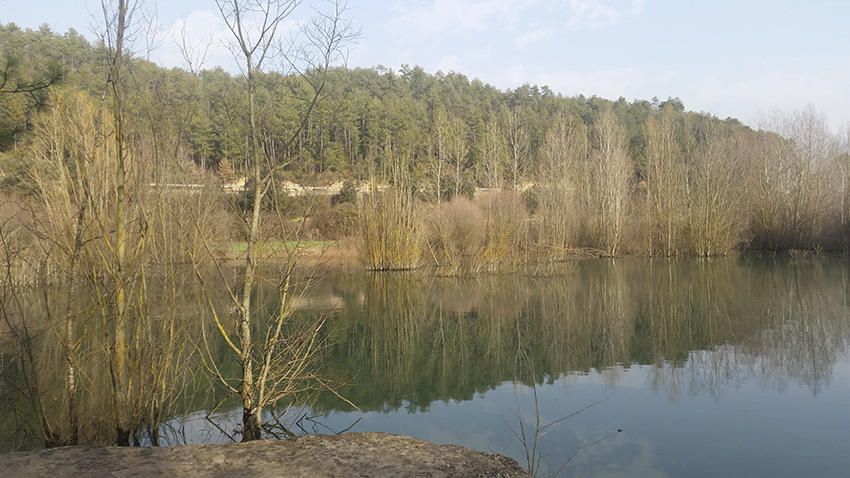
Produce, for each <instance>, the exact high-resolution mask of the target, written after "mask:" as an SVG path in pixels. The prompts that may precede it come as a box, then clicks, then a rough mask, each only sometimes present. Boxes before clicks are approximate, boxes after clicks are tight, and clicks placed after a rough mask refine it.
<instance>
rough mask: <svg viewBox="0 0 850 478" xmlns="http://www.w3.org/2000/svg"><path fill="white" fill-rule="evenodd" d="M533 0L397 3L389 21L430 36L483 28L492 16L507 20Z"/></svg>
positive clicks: (446, 0)
mask: <svg viewBox="0 0 850 478" xmlns="http://www.w3.org/2000/svg"><path fill="white" fill-rule="evenodd" d="M534 3H536V0H429V1H428V2H427V3H426V4H424V5H422V4H420V5H419V6H418V7H414V8H411V7H409V6H408V5H406V4H401V3H397V4H396V6H395V8H394V10H395V12H396V13H397V14H398V16H397V19H396V20H394V21H393V23H396V25H397V26H399V27H401V28H405V29H407V28H411V27H412V28H413V29H414V30H416V31H417V32H418V33H420V34H422V35H425V36H431V35H435V34H440V33H445V32H460V33H467V32H479V31H483V30H484V29H485V28H486V27H487V25H488V24H489V23H490V22H491V21H493V20H500V21H503V22H508V23H510V22H511V21H512V20H513V19H514V18H516V17H517V16H519V15H520V14H521V13H522V12H523V11H524V10H525V9H527V8H528V7H530V6H532V5H533V4H534Z"/></svg>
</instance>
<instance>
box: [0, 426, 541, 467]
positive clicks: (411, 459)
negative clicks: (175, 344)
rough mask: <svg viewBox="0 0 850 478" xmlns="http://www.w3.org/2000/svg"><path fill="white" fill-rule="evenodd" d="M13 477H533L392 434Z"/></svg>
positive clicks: (24, 460) (233, 447)
mask: <svg viewBox="0 0 850 478" xmlns="http://www.w3.org/2000/svg"><path fill="white" fill-rule="evenodd" d="M0 476H4V477H5V476H10V477H12V476H14V477H22V478H23V477H42V476H49V477H63V476H74V477H79V478H82V477H115V478H118V477H121V478H124V477H150V476H169V477H200V476H204V477H222V478H223V477H255V476H257V477H258V476H263V477H267V476H268V477H273V476H280V477H290V476H291V477H311V478H312V477H343V476H344V477H348V476H422V477H455V476H464V477H466V476H477V477H504V478H508V477H527V476H528V474H527V473H526V472H525V471H524V470H523V469H522V468H521V467H520V466H519V463H517V462H516V460H513V459H511V458H508V457H505V456H502V455H497V454H494V453H482V452H478V451H474V450H470V449H468V448H463V447H460V446H454V445H436V444H434V443H429V442H425V441H421V440H416V439H414V438H410V437H405V436H399V435H389V434H386V433H345V434H342V435H337V436H325V435H312V436H306V437H302V438H298V439H293V440H284V441H256V442H250V443H233V444H227V445H192V446H175V447H167V448H117V447H112V448H85V447H65V448H54V449H50V450H42V451H34V452H22V453H9V454H6V455H0Z"/></svg>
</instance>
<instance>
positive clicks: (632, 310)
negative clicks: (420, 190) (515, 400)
mask: <svg viewBox="0 0 850 478" xmlns="http://www.w3.org/2000/svg"><path fill="white" fill-rule="evenodd" d="M846 275H847V269H846V266H845V265H843V264H837V263H832V262H826V261H789V262H783V263H777V262H775V261H772V260H767V259H757V258H748V259H724V260H709V261H666V260H664V261H653V262H648V261H645V260H623V261H617V262H608V261H587V262H582V263H580V264H579V265H578V266H577V267H575V269H574V270H573V271H572V272H571V273H570V274H566V275H564V276H560V277H549V278H539V279H538V278H529V277H525V276H522V275H505V276H493V277H488V278H479V279H446V278H424V277H423V276H417V275H376V276H370V277H368V278H365V279H364V280H362V281H361V280H358V281H350V280H349V281H345V282H340V283H337V284H335V285H334V286H333V287H334V293H336V294H339V295H341V296H343V297H345V298H346V300H345V303H346V304H347V306H346V308H345V309H344V310H343V311H341V313H339V314H338V315H337V316H335V317H334V319H332V321H331V323H330V334H331V343H332V344H333V345H332V347H331V349H330V351H329V352H328V356H327V358H326V367H328V368H330V369H333V370H337V371H339V372H340V373H341V374H342V375H343V376H346V377H348V385H347V386H344V387H342V389H341V392H342V393H343V394H344V395H345V396H346V397H348V398H349V399H351V400H352V401H353V402H354V403H355V404H357V405H358V406H360V407H361V408H363V409H394V408H398V407H401V406H407V407H409V408H411V409H425V408H427V407H428V405H429V404H430V403H431V402H433V401H435V400H449V399H455V400H466V399H470V398H472V397H473V395H474V394H475V393H480V392H484V391H486V390H488V389H489V388H492V387H494V386H496V385H498V384H499V383H502V382H503V381H506V380H515V379H518V380H520V381H523V382H526V383H527V382H528V381H529V380H530V378H529V377H527V373H525V372H522V370H529V369H530V370H534V371H535V374H536V376H535V377H533V380H534V381H535V382H537V383H543V382H545V381H551V380H554V379H555V378H557V377H559V376H562V375H564V374H569V373H588V372H591V371H598V370H606V371H607V372H606V380H609V381H611V382H613V383H616V382H617V381H618V380H620V375H619V374H618V373H616V371H617V370H620V369H623V368H628V367H630V366H632V365H634V364H647V365H655V367H654V368H653V373H652V383H651V384H650V385H651V386H653V387H656V388H657V389H658V390H661V391H665V392H666V393H668V394H670V395H671V396H674V397H675V396H677V395H679V394H681V393H684V392H688V393H711V394H719V393H722V391H723V390H724V389H725V388H727V387H729V386H738V385H740V384H742V383H745V382H753V383H757V384H759V385H760V386H762V387H769V388H773V389H778V390H781V389H783V388H784V387H787V386H788V385H789V384H797V385H800V386H804V387H806V388H807V389H808V390H810V391H811V392H812V393H817V392H818V391H819V390H821V389H822V388H823V387H825V386H827V385H828V384H829V382H830V380H831V373H832V367H833V365H834V364H835V363H836V361H837V360H838V357H839V354H840V353H842V352H843V351H844V350H845V349H846V346H847V343H848V338H850V320H848V316H847V308H846V301H847V277H846ZM354 297H357V299H358V300H351V298H354ZM519 352H522V354H520V353H519ZM520 355H524V356H527V357H528V359H529V360H530V363H531V364H532V366H531V367H528V368H526V367H520V366H519V364H518V363H517V357H519V356H520ZM609 372H610V373H609ZM320 407H323V408H325V409H335V408H337V407H339V403H338V401H336V400H333V399H332V398H331V397H327V398H326V399H325V400H324V401H322V402H321V403H320Z"/></svg>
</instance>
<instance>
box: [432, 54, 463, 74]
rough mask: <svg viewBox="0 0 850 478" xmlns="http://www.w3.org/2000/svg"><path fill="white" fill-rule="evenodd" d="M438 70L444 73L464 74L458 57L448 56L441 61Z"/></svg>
mask: <svg viewBox="0 0 850 478" xmlns="http://www.w3.org/2000/svg"><path fill="white" fill-rule="evenodd" d="M437 70H439V71H442V72H443V73H449V72H452V71H454V72H461V73H462V72H463V69H462V68H461V64H460V60H458V57H457V56H456V55H447V56H444V57H443V58H441V59H440V62H439V63H438V64H437Z"/></svg>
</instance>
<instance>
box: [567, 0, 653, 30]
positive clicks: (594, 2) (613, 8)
mask: <svg viewBox="0 0 850 478" xmlns="http://www.w3.org/2000/svg"><path fill="white" fill-rule="evenodd" d="M567 8H568V11H569V13H568V18H567V27H568V28H580V27H590V28H601V27H607V26H612V25H616V24H617V23H620V22H621V21H622V20H623V19H625V18H628V17H638V16H640V15H642V14H643V11H644V9H645V8H646V2H645V0H569V1H568V3H567Z"/></svg>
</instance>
